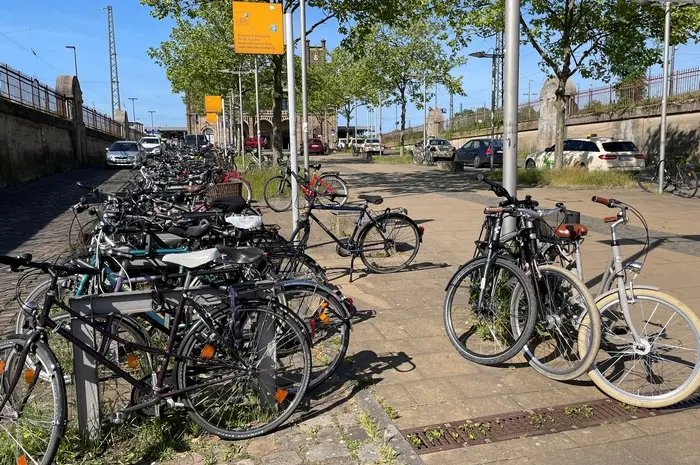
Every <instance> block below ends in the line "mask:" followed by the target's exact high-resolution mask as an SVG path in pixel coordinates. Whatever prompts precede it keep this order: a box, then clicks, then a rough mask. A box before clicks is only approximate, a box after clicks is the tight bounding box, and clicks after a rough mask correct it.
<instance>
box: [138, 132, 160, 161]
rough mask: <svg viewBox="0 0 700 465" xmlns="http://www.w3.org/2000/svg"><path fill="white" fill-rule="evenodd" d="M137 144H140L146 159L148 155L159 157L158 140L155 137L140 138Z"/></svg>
mask: <svg viewBox="0 0 700 465" xmlns="http://www.w3.org/2000/svg"><path fill="white" fill-rule="evenodd" d="M139 144H141V147H143V149H144V151H145V152H146V156H147V157H148V156H149V155H160V152H161V150H162V148H161V144H160V139H158V138H157V137H152V136H151V137H149V136H146V137H142V138H141V140H139Z"/></svg>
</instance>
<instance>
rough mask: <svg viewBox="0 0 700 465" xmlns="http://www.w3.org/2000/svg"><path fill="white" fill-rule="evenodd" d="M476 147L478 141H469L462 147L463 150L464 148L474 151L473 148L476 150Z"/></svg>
mask: <svg viewBox="0 0 700 465" xmlns="http://www.w3.org/2000/svg"><path fill="white" fill-rule="evenodd" d="M478 146H479V141H476V140H470V141H469V142H467V143H466V144H464V147H463V148H465V149H475V148H477V147H478Z"/></svg>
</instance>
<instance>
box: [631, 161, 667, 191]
mask: <svg viewBox="0 0 700 465" xmlns="http://www.w3.org/2000/svg"><path fill="white" fill-rule="evenodd" d="M637 183H638V184H639V187H641V188H642V190H643V191H644V192H649V193H650V194H656V193H657V192H659V165H652V166H647V167H646V168H644V169H643V170H642V171H640V172H639V174H638V175H637ZM669 184H670V180H669V178H668V172H666V173H665V175H664V190H666V189H668V186H669Z"/></svg>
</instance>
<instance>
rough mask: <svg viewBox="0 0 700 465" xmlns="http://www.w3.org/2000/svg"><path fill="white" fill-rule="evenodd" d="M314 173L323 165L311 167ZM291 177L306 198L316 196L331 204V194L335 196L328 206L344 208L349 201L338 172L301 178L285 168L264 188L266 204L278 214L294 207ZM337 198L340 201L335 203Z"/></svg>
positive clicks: (345, 187)
mask: <svg viewBox="0 0 700 465" xmlns="http://www.w3.org/2000/svg"><path fill="white" fill-rule="evenodd" d="M310 168H311V169H313V170H314V171H318V170H320V169H321V164H320V163H317V164H315V165H311V166H310ZM290 176H294V177H295V178H296V179H297V182H298V183H299V186H300V188H301V190H302V191H303V193H304V194H305V195H306V196H315V197H317V198H319V201H320V202H321V203H324V202H329V201H330V199H331V197H330V194H334V197H333V200H332V201H330V203H327V205H328V206H332V205H335V206H341V207H342V206H343V205H345V203H346V202H347V201H348V186H347V184H345V181H343V179H342V178H341V177H340V175H339V173H338V172H328V173H323V174H321V175H318V174H316V173H314V174H313V176H311V179H308V177H302V176H299V175H298V174H297V173H292V171H291V170H290V169H289V168H288V167H286V166H284V167H282V172H281V174H280V175H278V176H274V177H272V178H270V179H269V180H268V181H267V182H266V183H265V187H264V188H263V198H264V199H265V204H267V206H268V207H270V209H272V210H273V211H276V212H284V211H287V210H289V209H290V208H291V206H292V183H291V181H290ZM336 198H339V199H340V200H338V201H335V199H336Z"/></svg>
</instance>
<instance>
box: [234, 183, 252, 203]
mask: <svg viewBox="0 0 700 465" xmlns="http://www.w3.org/2000/svg"><path fill="white" fill-rule="evenodd" d="M228 182H230V183H236V184H240V185H241V197H243V198H244V199H245V200H246V202H250V201H251V200H252V198H253V189H252V188H251V187H250V183H249V182H248V181H246V180H245V179H243V178H238V179H229V181H228Z"/></svg>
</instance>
